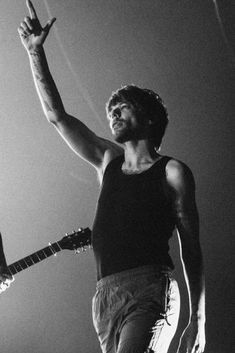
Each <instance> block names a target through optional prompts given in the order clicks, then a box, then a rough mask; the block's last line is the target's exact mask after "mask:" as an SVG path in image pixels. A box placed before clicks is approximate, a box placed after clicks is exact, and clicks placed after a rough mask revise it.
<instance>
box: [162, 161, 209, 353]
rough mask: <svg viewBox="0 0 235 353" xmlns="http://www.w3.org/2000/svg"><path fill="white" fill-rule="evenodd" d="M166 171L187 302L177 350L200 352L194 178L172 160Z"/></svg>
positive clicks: (201, 293)
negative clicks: (184, 325)
mask: <svg viewBox="0 0 235 353" xmlns="http://www.w3.org/2000/svg"><path fill="white" fill-rule="evenodd" d="M166 172H167V182H168V185H169V186H170V192H171V196H172V205H173V211H174V214H175V219H176V227H177V231H178V234H179V239H180V249H181V261H182V264H183V268H184V275H185V280H186V284H187V288H188V293H189V302H190V318H189V324H188V326H187V327H186V329H185V331H184V333H183V335H182V337H181V341H180V345H179V350H178V353H186V352H187V353H202V352H203V351H204V347H205V281H204V271H203V259H202V252H201V246H200V242H199V217H198V211H197V206H196V201H195V184H194V178H193V175H192V173H191V171H190V170H189V168H188V167H187V166H185V165H184V164H182V163H180V162H178V161H175V160H170V161H169V162H168V164H167V167H166Z"/></svg>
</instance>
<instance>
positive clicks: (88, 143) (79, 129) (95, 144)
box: [54, 114, 119, 169]
mask: <svg viewBox="0 0 235 353" xmlns="http://www.w3.org/2000/svg"><path fill="white" fill-rule="evenodd" d="M54 125H55V127H56V129H57V131H58V132H59V134H60V135H61V136H62V138H63V139H64V140H65V142H66V143H67V144H68V146H69V147H70V148H71V149H72V150H73V151H74V152H75V153H76V154H77V155H78V156H79V157H81V158H83V159H84V160H86V161H87V162H89V163H90V164H92V165H93V166H94V167H95V168H97V169H100V168H102V164H103V160H104V156H105V152H106V150H107V149H111V150H113V152H114V153H115V152H116V151H117V153H118V150H119V146H117V145H116V144H114V143H112V142H110V141H107V140H105V139H103V138H101V137H99V136H97V135H96V134H95V133H94V132H93V131H91V130H90V129H89V128H88V127H87V126H86V125H85V124H83V123H82V122H81V121H80V120H78V119H76V118H75V117H73V116H71V115H68V114H66V116H65V117H64V118H63V119H61V120H60V121H59V122H57V123H56V124H54Z"/></svg>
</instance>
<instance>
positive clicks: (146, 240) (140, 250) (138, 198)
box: [92, 156, 175, 279]
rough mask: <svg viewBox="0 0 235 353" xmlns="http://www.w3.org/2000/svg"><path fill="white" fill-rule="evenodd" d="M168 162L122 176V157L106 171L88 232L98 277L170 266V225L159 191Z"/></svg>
mask: <svg viewBox="0 0 235 353" xmlns="http://www.w3.org/2000/svg"><path fill="white" fill-rule="evenodd" d="M170 159H171V158H170V157H162V158H161V159H160V160H158V161H157V162H155V164H153V165H152V166H151V167H150V168H149V169H148V170H146V171H144V172H142V173H140V174H132V175H127V174H124V173H123V171H122V169H121V167H122V164H123V161H124V157H123V156H119V157H117V158H115V159H114V160H112V161H111V162H110V163H109V164H108V166H107V167H106V170H105V173H104V177H103V183H102V188H101V193H100V197H99V200H98V204H97V210H96V216H95V220H94V224H93V231H92V245H93V250H94V255H95V260H96V264H97V277H98V279H100V278H102V277H105V276H107V275H110V274H113V273H117V272H120V271H123V270H127V269H130V268H134V267H138V266H142V265H149V264H156V265H163V266H167V267H170V268H172V269H173V268H174V266H173V263H172V260H171V258H170V256H169V254H168V251H169V246H168V241H169V238H170V237H171V236H172V232H173V230H174V227H175V222H174V219H173V215H172V210H171V206H170V202H169V198H167V197H166V194H165V191H164V190H165V187H164V183H165V179H166V178H165V167H166V164H167V162H168V161H169V160H170Z"/></svg>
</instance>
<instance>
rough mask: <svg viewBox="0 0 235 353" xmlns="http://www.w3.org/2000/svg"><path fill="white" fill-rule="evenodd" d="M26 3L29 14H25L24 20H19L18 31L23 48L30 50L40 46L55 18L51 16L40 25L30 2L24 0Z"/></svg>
mask: <svg viewBox="0 0 235 353" xmlns="http://www.w3.org/2000/svg"><path fill="white" fill-rule="evenodd" d="M26 5H27V7H28V10H29V15H30V16H26V17H25V19H24V21H23V22H21V24H20V27H19V28H18V33H19V35H20V39H21V42H22V44H23V45H24V47H25V49H26V50H27V51H30V50H35V49H38V48H40V47H42V45H43V43H44V42H45V40H46V37H47V35H48V33H49V31H50V29H51V27H52V25H53V23H54V22H55V20H56V19H55V18H52V19H51V20H49V21H48V22H47V24H46V25H45V27H42V26H41V24H40V22H39V19H38V17H37V13H36V11H35V9H34V6H33V4H32V2H31V1H30V0H26Z"/></svg>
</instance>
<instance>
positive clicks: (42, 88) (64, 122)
mask: <svg viewBox="0 0 235 353" xmlns="http://www.w3.org/2000/svg"><path fill="white" fill-rule="evenodd" d="M26 3H27V7H28V10H29V14H30V16H27V17H25V19H24V21H23V22H22V23H21V25H20V27H19V28H18V32H19V35H20V38H21V41H22V44H23V45H24V47H25V49H26V51H27V53H28V56H29V60H30V66H31V71H32V74H33V78H34V83H35V86H36V89H37V93H38V96H39V98H40V101H41V104H42V108H43V111H44V114H45V115H46V117H47V119H48V121H49V122H50V123H52V124H53V125H54V126H55V127H56V128H57V130H58V132H59V133H60V135H61V136H62V137H63V138H64V140H65V141H66V142H67V143H68V145H69V146H70V147H71V149H72V150H73V151H74V152H75V153H77V154H78V155H79V156H80V157H81V158H83V159H85V160H86V161H88V162H89V163H91V164H92V165H93V166H94V167H95V168H96V169H97V170H98V171H102V170H103V169H104V168H105V165H104V163H107V162H108V161H109V159H112V158H113V157H114V156H115V155H118V154H120V153H121V152H122V150H121V148H120V147H119V146H117V145H116V144H114V143H112V142H110V141H107V140H105V139H102V138H100V137H98V136H97V135H96V134H95V133H93V132H92V131H91V130H90V129H89V128H88V127H87V126H85V125H84V124H83V123H82V122H81V121H80V120H78V119H76V118H75V117H73V116H71V115H69V114H68V113H67V112H66V111H65V108H64V106H63V102H62V100H61V97H60V94H59V92H58V89H57V87H56V85H55V82H54V80H53V78H52V75H51V73H50V70H49V67H48V63H47V59H46V55H45V52H44V49H43V43H44V42H45V39H46V37H47V35H48V33H49V31H50V29H51V27H52V25H53V23H54V22H55V18H53V19H51V20H50V21H48V22H47V24H46V26H45V27H44V28H43V27H42V26H41V24H40V22H39V19H38V17H37V14H36V11H35V9H34V7H33V4H32V2H31V1H30V0H27V1H26Z"/></svg>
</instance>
